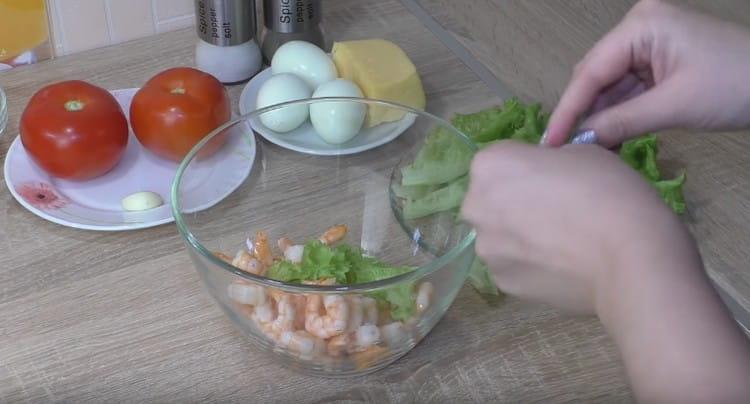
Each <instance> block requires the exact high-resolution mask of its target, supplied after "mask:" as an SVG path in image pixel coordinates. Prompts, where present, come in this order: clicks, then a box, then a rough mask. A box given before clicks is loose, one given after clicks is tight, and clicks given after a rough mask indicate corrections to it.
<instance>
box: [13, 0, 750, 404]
mask: <svg viewBox="0 0 750 404" xmlns="http://www.w3.org/2000/svg"><path fill="white" fill-rule="evenodd" d="M630 3H631V2H630V1H625V0H622V1H620V0H599V1H594V0H580V1H569V2H568V1H566V2H563V1H557V2H552V1H525V2H520V1H516V2H501V1H499V0H467V1H462V2H460V6H459V5H458V4H459V2H452V1H449V0H403V1H402V2H399V1H397V0H382V1H378V2H369V1H364V0H347V1H344V0H337V1H334V0H327V1H326V2H325V4H326V16H325V22H324V23H325V26H326V30H327V32H328V34H329V36H330V37H331V38H332V39H352V38H366V37H373V36H379V37H385V38H388V39H391V40H394V41H397V42H398V43H399V44H400V45H401V46H402V47H403V48H404V49H405V50H406V51H407V52H408V53H409V55H410V56H411V57H412V59H413V60H414V62H415V64H416V65H417V67H418V69H419V72H420V74H421V77H422V79H423V82H424V85H425V89H426V92H427V96H428V100H429V106H428V109H429V110H430V111H431V112H434V113H436V114H439V115H443V116H446V117H447V116H450V114H451V113H453V112H463V111H471V110H476V109H479V108H481V107H485V106H489V105H492V104H496V103H498V102H500V101H501V97H502V96H503V94H499V93H498V89H501V90H503V91H507V90H509V91H511V92H512V93H514V94H517V95H519V96H520V97H522V98H524V99H526V100H530V99H535V100H539V101H541V102H543V103H544V104H545V105H546V106H548V107H551V106H552V105H554V102H555V100H556V99H557V97H558V96H559V93H560V91H561V90H562V89H563V88H564V85H565V82H566V80H567V77H568V75H569V72H570V69H571V66H572V65H573V64H574V63H575V61H576V60H577V59H578V58H579V57H580V56H581V55H582V54H583V53H584V52H585V50H586V49H587V48H588V47H589V46H590V45H591V44H592V43H593V42H594V41H595V40H596V38H597V37H599V36H600V35H601V34H602V33H604V32H606V30H607V29H609V28H610V27H612V26H613V25H614V24H615V23H616V22H617V21H618V20H619V18H620V17H621V16H622V15H623V14H624V12H625V11H626V10H627V9H628V7H629V6H630ZM693 3H696V4H701V3H700V2H699V1H698V0H694V1H693ZM420 4H421V6H422V8H419V7H418V5H420ZM415 6H416V8H415ZM703 7H706V8H708V7H710V8H711V11H715V12H717V13H719V14H722V15H726V16H729V17H731V18H734V19H739V20H747V21H750V5H749V4H748V3H746V2H743V1H742V0H735V1H731V0H724V1H716V2H711V5H710V6H708V5H704V6H703ZM424 10H427V14H423V13H422V11H424ZM425 15H428V18H427V19H425V17H424V16H425ZM429 15H431V16H432V17H434V20H431V19H430V17H429ZM417 17H419V18H417ZM431 21H432V22H435V21H437V22H439V23H440V25H442V26H443V27H444V28H445V29H446V30H447V31H444V32H443V31H440V30H438V31H435V28H434V26H433V25H432V24H431ZM194 41H195V36H194V34H193V33H192V30H183V31H178V32H174V33H168V34H162V35H159V36H156V37H151V38H147V39H142V40H137V41H134V42H131V43H127V44H122V45H117V46H114V47H110V48H104V49H98V50H93V51H88V52H84V53H81V54H76V55H73V56H69V57H62V58H59V59H56V60H54V61H51V62H45V63H41V64H38V65H35V66H29V67H24V68H18V69H14V70H12V71H9V72H4V73H2V74H0V86H1V87H3V88H4V89H5V90H6V91H7V93H8V96H9V102H10V122H9V126H8V128H7V129H6V133H4V134H3V135H2V137H0V158H2V159H3V160H4V158H5V154H6V153H7V150H8V146H9V145H10V142H11V140H12V139H13V137H15V135H16V133H17V130H18V127H17V124H18V119H19V116H20V113H21V111H22V109H23V107H24V106H25V105H26V102H27V101H28V99H29V97H30V96H31V95H32V94H33V93H34V92H35V91H36V90H38V89H39V88H40V87H41V86H43V85H45V84H49V83H51V82H54V81H59V80H62V79H74V78H75V79H86V80H89V81H91V82H93V83H96V84H99V85H101V86H103V87H105V88H109V89H116V88H127V87H133V86H137V85H139V84H140V83H143V82H144V80H146V79H147V78H149V77H150V76H152V75H153V74H155V73H157V72H158V71H160V70H162V69H164V68H167V67H172V66H176V65H192V64H193V59H192V52H193V44H194V43H195V42H194ZM455 44H459V46H460V47H461V48H456V47H455ZM467 55H468V57H471V60H468V59H466V58H467ZM477 60H478V61H481V62H482V63H483V66H482V65H479V64H477ZM488 73H489V76H488V75H487V74H488ZM488 80H491V81H492V82H489V81H488ZM494 80H499V81H498V82H495V81H494ZM500 82H502V83H504V84H499V83H500ZM240 91H241V86H233V87H232V88H230V93H231V95H232V98H233V100H235V104H236V100H237V97H238V96H239V93H240ZM500 92H502V91H500ZM235 110H236V107H235ZM663 139H664V143H663V144H664V146H663V149H664V156H665V157H666V160H667V161H666V163H667V167H668V168H669V169H676V168H679V167H687V169H688V175H689V180H688V185H687V190H686V196H687V199H688V201H689V209H690V213H689V215H688V217H687V219H686V220H688V221H689V223H690V225H691V227H692V229H693V231H694V232H695V234H696V237H697V238H698V241H699V243H700V245H701V248H702V250H703V252H704V256H705V260H706V263H707V266H708V268H709V270H710V272H711V275H712V277H713V279H714V280H715V281H716V282H717V283H718V284H719V285H720V286H722V287H723V288H724V289H725V290H726V292H727V295H728V296H730V297H732V298H733V299H734V300H735V301H737V302H738V304H739V305H740V306H744V307H745V308H750V270H748V269H747V268H746V267H745V266H743V264H744V263H746V262H748V261H750V259H748V258H750V257H749V256H748V255H750V254H749V253H748V250H749V249H748V248H747V246H750V233H749V232H748V231H747V224H748V223H749V222H750V190H749V189H750V187H749V186H748V185H750V184H749V183H750V174H749V173H750V171H748V170H747V168H748V161H750V160H748V159H747V158H746V157H744V156H746V155H747V150H748V147H747V140H746V139H748V137H747V136H744V137H743V134H732V135H728V134H727V135H712V136H710V137H709V136H691V137H685V136H684V135H681V134H677V133H674V134H673V133H670V134H666V135H665V136H664V137H663ZM7 187H8V185H7V184H5V182H2V183H1V184H0V319H2V321H3V325H2V327H0V402H24V401H27V402H49V401H56V402H57V401H59V402H101V401H104V400H111V401H114V402H123V401H125V402H142V401H156V402H186V401H188V402H192V401H215V402H227V401H245V402H247V401H250V402H355V401H356V402H359V401H372V402H489V401H502V402H518V401H523V402H530V401H543V402H564V401H588V402H605V401H606V402H612V401H615V402H621V401H625V402H627V401H632V396H631V391H630V389H629V388H628V387H627V384H626V381H625V379H624V376H623V370H622V366H621V363H620V360H619V358H618V355H617V352H616V350H615V347H614V346H613V344H612V342H611V341H610V340H609V338H608V337H607V336H606V334H605V333H604V331H603V329H602V327H601V326H600V324H599V323H598V322H597V321H596V320H595V319H592V318H571V317H566V316H563V315H561V314H559V313H557V312H556V311H554V310H550V309H548V308H546V307H540V306H535V305H528V304H524V303H521V302H518V301H516V300H515V299H512V298H507V299H502V300H485V299H482V298H480V297H479V296H478V295H477V294H475V293H474V292H473V290H471V289H470V288H468V287H464V289H463V290H462V292H461V293H460V295H459V297H458V298H457V300H456V302H455V303H454V305H453V306H452V307H451V309H450V310H449V312H448V313H447V314H446V316H445V318H444V319H443V320H442V321H441V322H440V324H438V326H437V327H436V328H435V329H434V330H433V331H432V333H430V334H429V335H428V336H427V337H426V338H425V339H424V340H423V342H422V343H420V345H418V346H417V347H416V348H415V349H414V350H412V351H411V352H410V353H409V354H408V355H407V356H405V357H404V358H402V359H401V360H399V361H397V362H396V363H394V364H393V365H391V366H389V367H388V368H386V369H384V370H383V371H380V372H378V373H375V374H372V375H370V376H366V377H362V378H355V379H348V380H325V379H318V378H314V377H309V376H304V375H300V374H298V373H294V372H292V371H289V370H287V369H285V368H283V367H281V366H280V365H278V364H276V363H275V362H274V361H273V358H272V357H271V356H270V355H266V354H263V353H259V352H257V351H255V350H254V349H253V348H252V347H251V346H250V344H249V343H248V342H247V341H246V340H245V339H244V337H243V336H242V335H241V334H240V333H239V331H237V330H236V329H235V328H234V326H233V325H232V324H231V323H230V322H229V320H228V319H227V318H226V317H225V316H224V315H223V314H222V313H221V312H220V310H219V308H218V307H217V306H216V305H215V304H214V302H213V301H212V299H211V298H210V297H209V296H208V294H207V293H206V292H205V291H204V289H203V287H202V285H201V283H200V280H199V277H198V275H197V273H196V272H195V271H194V270H193V268H192V264H191V261H190V260H189V257H188V254H187V253H186V252H185V250H184V248H183V244H182V242H181V240H180V238H179V236H178V234H177V232H176V229H175V227H174V225H163V226H159V227H156V228H152V229H146V230H139V231H132V232H123V233H98V232H90V231H79V230H74V229H70V228H66V227H62V226H59V225H55V224H52V223H50V222H47V221H44V220H42V219H40V218H38V217H36V216H34V215H32V214H31V213H29V212H27V211H26V210H24V209H23V208H22V207H21V206H20V205H19V204H18V203H16V201H15V200H14V199H13V198H12V196H11V195H10V193H9V192H8V189H7Z"/></svg>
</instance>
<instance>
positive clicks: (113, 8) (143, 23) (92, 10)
mask: <svg viewBox="0 0 750 404" xmlns="http://www.w3.org/2000/svg"><path fill="white" fill-rule="evenodd" d="M48 2H49V10H50V14H51V18H50V20H51V23H52V36H53V38H52V40H53V44H54V48H55V54H57V55H67V54H71V53H76V52H80V51H83V50H87V49H92V48H97V47H101V46H106V45H111V44H116V43H120V42H125V41H129V40H131V39H135V38H141V37H144V36H148V35H152V34H154V33H159V32H166V31H171V30H175V29H179V28H184V27H189V26H192V25H193V24H194V15H193V1H192V0H48Z"/></svg>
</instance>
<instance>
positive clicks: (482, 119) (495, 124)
mask: <svg viewBox="0 0 750 404" xmlns="http://www.w3.org/2000/svg"><path fill="white" fill-rule="evenodd" d="M451 123H452V124H453V126H455V127H456V129H458V130H459V131H461V132H463V133H464V134H466V135H467V136H468V137H469V138H470V139H471V140H472V141H473V142H475V143H486V142H490V141H493V140H498V139H507V138H509V137H510V136H511V134H513V132H514V131H515V130H516V129H518V128H520V127H521V126H522V125H523V123H524V108H523V106H522V105H521V103H520V102H519V101H518V100H517V99H515V98H511V99H509V100H507V101H505V103H503V106H502V107H500V108H497V107H496V108H488V109H485V110H482V111H479V112H475V113H472V114H456V115H455V116H454V117H453V119H452V120H451Z"/></svg>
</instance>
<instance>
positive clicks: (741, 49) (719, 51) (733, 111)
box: [543, 0, 750, 147]
mask: <svg viewBox="0 0 750 404" xmlns="http://www.w3.org/2000/svg"><path fill="white" fill-rule="evenodd" d="M748 66H750V31H747V30H746V29H744V28H743V27H740V26H737V25H734V24H729V23H726V22H723V21H720V20H718V19H715V18H713V17H709V16H707V15H702V14H698V13H695V12H692V11H689V10H686V9H684V8H680V7H677V6H674V5H671V4H669V3H666V2H662V1H657V0H643V1H641V2H639V3H638V4H636V5H635V6H634V7H633V8H632V10H631V11H630V12H629V13H628V14H627V15H626V17H625V18H624V19H623V21H622V22H621V23H620V24H619V25H618V26H617V27H615V28H614V29H613V30H612V31H611V32H610V33H609V34H607V35H606V36H605V37H604V38H603V39H602V40H600V41H599V43H597V44H596V45H595V46H594V47H593V48H592V49H591V50H590V51H589V53H588V54H587V55H586V56H585V57H584V59H583V60H582V61H581V62H580V63H579V64H578V65H577V66H576V68H575V72H574V74H573V77H572V79H571V81H570V83H569V84H568V87H567V89H566V90H565V92H564V94H563V95H562V97H561V99H560V102H559V103H558V105H557V108H556V109H555V111H554V113H553V114H552V117H551V119H550V122H549V126H548V132H547V135H546V136H545V139H544V140H543V143H545V144H548V145H551V146H559V145H561V144H563V143H565V142H566V141H567V140H568V137H569V136H570V135H571V133H572V132H573V131H574V130H575V129H576V127H580V128H581V129H582V130H593V132H594V133H595V134H596V137H597V142H598V143H599V144H600V145H602V146H605V147H612V146H616V145H618V144H620V143H622V142H623V141H624V140H626V139H628V138H630V137H634V136H638V135H642V134H644V133H647V132H651V131H658V130H663V129H672V128H684V129H709V130H734V129H739V128H746V127H750V79H748V74H747V73H748V68H749V67H748ZM580 119H584V120H583V122H582V123H581V124H580V125H578V122H579V120H580Z"/></svg>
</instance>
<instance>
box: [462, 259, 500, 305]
mask: <svg viewBox="0 0 750 404" xmlns="http://www.w3.org/2000/svg"><path fill="white" fill-rule="evenodd" d="M468 279H469V283H470V284H471V286H472V287H474V289H475V290H476V291H477V292H479V293H480V294H483V295H494V296H498V295H500V291H499V290H498V288H497V284H496V283H495V279H494V278H493V277H492V273H490V269H489V268H488V267H487V265H486V264H485V263H484V262H482V261H481V260H479V258H475V259H474V263H473V264H471V268H470V269H469V278H468Z"/></svg>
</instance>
